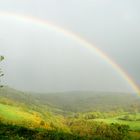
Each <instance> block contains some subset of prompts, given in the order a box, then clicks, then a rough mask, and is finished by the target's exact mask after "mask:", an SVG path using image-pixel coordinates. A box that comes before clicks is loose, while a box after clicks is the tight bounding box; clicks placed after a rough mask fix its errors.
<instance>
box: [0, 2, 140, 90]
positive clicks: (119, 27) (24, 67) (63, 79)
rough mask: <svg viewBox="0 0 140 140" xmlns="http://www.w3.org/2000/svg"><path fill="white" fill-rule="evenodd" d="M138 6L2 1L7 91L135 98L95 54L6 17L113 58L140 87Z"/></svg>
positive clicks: (0, 38)
mask: <svg viewBox="0 0 140 140" xmlns="http://www.w3.org/2000/svg"><path fill="white" fill-rule="evenodd" d="M139 5H140V1H139V0H117V1H115V0H106V1H105V0H71V1H64V0H51V1H49V0H39V1H37V0H24V1H23V0H22V1H19V0H1V1H0V25H1V26H0V54H2V55H4V56H5V61H4V62H3V63H2V65H3V70H4V73H5V77H4V79H3V81H4V83H5V84H6V85H9V86H10V87H14V88H17V89H21V90H25V91H36V92H47V91H74V90H79V91H81V90H86V91H87V90H89V91H115V92H133V89H132V87H131V85H130V84H129V83H128V81H127V80H125V79H124V78H123V77H122V75H121V74H119V72H118V71H117V70H115V69H114V68H113V67H112V66H111V65H110V64H108V63H107V62H106V60H104V59H103V58H101V57H100V56H99V55H98V54H97V53H96V52H95V51H94V49H93V50H92V49H89V48H88V47H86V46H85V45H84V44H82V43H81V42H79V41H77V40H75V39H73V38H72V37H70V36H69V35H65V34H64V33H63V32H58V31H57V30H55V29H53V28H50V27H49V26H47V25H46V26H42V25H39V24H37V23H35V22H30V21H28V20H25V21H24V20H20V19H18V18H15V17H12V16H10V15H9V16H3V15H1V13H12V14H13V15H14V14H15V15H16V14H18V15H19V16H20V15H21V16H26V17H34V18H36V19H40V20H43V21H48V22H49V23H53V24H54V25H56V26H58V27H61V28H62V29H65V30H68V31H71V32H73V33H75V34H76V35H78V36H80V37H82V38H84V39H85V40H87V41H88V42H90V43H92V44H93V46H96V47H97V48H99V49H101V50H102V51H103V52H105V53H106V54H108V55H109V56H110V58H111V59H112V61H114V62H116V63H117V64H119V65H120V66H121V68H122V69H124V71H126V72H127V74H128V75H130V77H132V79H134V81H135V82H136V83H137V85H140V75H139V71H140V63H139V60H140V55H139V52H140V40H139V37H140V16H139V14H140V9H139Z"/></svg>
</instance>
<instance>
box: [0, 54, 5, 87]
mask: <svg viewBox="0 0 140 140" xmlns="http://www.w3.org/2000/svg"><path fill="white" fill-rule="evenodd" d="M3 60H4V56H0V62H1V61H3ZM3 76H4V73H3V71H2V69H1V68H0V78H1V77H3ZM0 82H1V79H0ZM1 87H3V85H1V83H0V88H1Z"/></svg>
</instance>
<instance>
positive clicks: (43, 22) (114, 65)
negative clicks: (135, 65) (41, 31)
mask: <svg viewBox="0 0 140 140" xmlns="http://www.w3.org/2000/svg"><path fill="white" fill-rule="evenodd" d="M0 17H9V18H12V19H14V20H20V21H23V22H27V23H35V24H37V25H39V26H43V27H47V28H51V29H52V30H54V31H57V32H61V33H63V34H64V35H65V36H67V37H70V38H71V39H73V40H75V41H77V42H79V43H80V44H82V45H83V46H85V47H87V48H88V49H90V50H91V51H94V52H95V53H96V54H98V55H99V56H100V57H101V58H102V59H103V60H104V61H106V62H107V63H108V64H110V65H111V66H112V68H113V69H114V70H116V71H117V72H118V73H119V74H120V75H121V76H122V78H123V79H125V80H126V81H127V82H128V84H129V85H130V86H131V87H132V88H133V89H134V91H135V92H136V93H137V94H138V95H140V89H139V87H138V86H137V84H136V83H135V82H134V80H133V79H132V78H131V76H129V75H128V73H127V72H126V71H125V70H123V69H122V68H121V67H120V66H119V65H118V64H117V63H116V62H115V61H113V59H112V58H111V57H109V56H108V55H107V54H106V53H105V52H103V51H102V50H100V49H99V48H97V47H95V46H94V45H93V44H92V43H90V42H89V41H87V40H85V39H84V38H82V37H80V36H79V35H77V34H75V33H73V32H71V31H68V30H66V29H64V28H61V27H59V26H57V25H55V24H53V23H51V22H48V21H46V20H42V19H39V18H36V17H31V16H25V15H19V14H16V13H9V12H0Z"/></svg>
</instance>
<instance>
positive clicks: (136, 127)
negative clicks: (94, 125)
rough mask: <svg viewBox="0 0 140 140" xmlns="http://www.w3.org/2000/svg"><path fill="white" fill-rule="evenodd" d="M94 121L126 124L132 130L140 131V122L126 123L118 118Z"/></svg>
mask: <svg viewBox="0 0 140 140" xmlns="http://www.w3.org/2000/svg"><path fill="white" fill-rule="evenodd" d="M94 121H99V122H105V123H109V124H111V123H118V124H125V125H128V126H129V127H130V130H138V131H140V121H124V120H119V119H118V117H117V118H116V117H114V118H106V119H94Z"/></svg>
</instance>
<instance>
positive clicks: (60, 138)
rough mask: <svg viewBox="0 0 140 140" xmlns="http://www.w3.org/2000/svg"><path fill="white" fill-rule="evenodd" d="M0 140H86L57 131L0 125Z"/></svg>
mask: <svg viewBox="0 0 140 140" xmlns="http://www.w3.org/2000/svg"><path fill="white" fill-rule="evenodd" d="M0 140H86V138H84V137H80V136H77V135H73V134H68V133H65V132H61V131H57V130H42V131H38V130H35V129H29V128H25V127H22V126H16V125H10V124H3V123H0Z"/></svg>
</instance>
